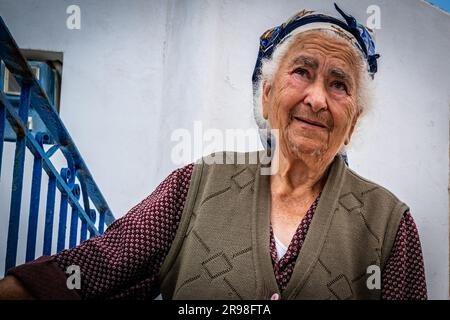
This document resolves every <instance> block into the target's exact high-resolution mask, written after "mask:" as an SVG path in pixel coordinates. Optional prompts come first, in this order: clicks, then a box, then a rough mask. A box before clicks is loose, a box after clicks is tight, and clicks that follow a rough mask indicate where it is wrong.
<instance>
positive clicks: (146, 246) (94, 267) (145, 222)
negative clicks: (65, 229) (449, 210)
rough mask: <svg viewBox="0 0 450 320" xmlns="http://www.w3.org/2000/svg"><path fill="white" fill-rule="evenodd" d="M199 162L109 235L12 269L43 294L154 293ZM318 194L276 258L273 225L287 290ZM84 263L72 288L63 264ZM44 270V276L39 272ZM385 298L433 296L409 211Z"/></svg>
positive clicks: (278, 270) (385, 277)
mask: <svg viewBox="0 0 450 320" xmlns="http://www.w3.org/2000/svg"><path fill="white" fill-rule="evenodd" d="M193 167H194V166H193V164H190V165H187V166H185V167H183V168H180V169H178V170H175V171H174V172H172V174H170V175H169V176H168V177H167V178H166V179H165V180H164V181H163V182H162V183H161V184H160V185H159V186H158V187H157V188H156V189H155V191H154V192H153V193H152V194H150V195H149V196H148V197H147V198H146V199H145V200H143V201H142V202H141V203H139V204H138V205H136V206H135V207H134V208H132V209H131V210H130V211H129V212H128V213H127V214H126V215H125V216H123V217H122V218H120V219H118V220H116V221H115V222H114V223H113V224H111V226H109V228H108V229H107V230H106V232H105V234H104V235H102V236H99V237H96V238H92V239H90V240H88V241H86V242H84V243H82V244H81V245H80V246H78V247H75V248H73V249H68V250H64V251H62V252H60V253H58V254H56V255H54V256H51V257H41V258H39V259H37V260H35V261H33V262H31V263H28V264H24V265H21V266H18V267H16V268H13V269H11V270H9V272H8V274H11V275H14V276H16V277H17V278H18V279H19V280H21V281H22V283H23V284H24V286H25V287H26V288H27V289H28V290H29V291H30V292H31V294H33V295H34V296H35V297H36V298H41V299H61V298H63V299H80V298H81V299H121V298H127V299H153V298H155V297H156V296H157V295H158V294H159V286H158V275H159V271H160V268H161V266H162V263H163V261H164V258H165V256H166V255H167V253H168V251H169V249H170V246H171V244H172V241H173V240H174V238H175V233H176V231H177V228H178V225H179V222H180V218H181V214H182V211H183V208H184V203H185V200H186V196H187V193H188V189H189V184H190V180H191V175H192V170H193ZM318 201H319V198H317V199H316V200H315V201H314V203H313V204H312V205H311V207H310V208H309V210H308V212H307V214H306V215H305V217H304V218H303V220H302V222H301V223H300V225H299V226H298V229H297V231H296V234H295V235H294V237H293V239H292V241H291V243H290V245H289V247H288V249H287V252H286V253H285V255H284V256H283V257H282V258H281V259H277V252H276V248H275V241H274V237H273V232H271V242H270V251H271V256H272V261H273V265H274V273H275V276H276V279H277V282H278V286H279V288H280V290H283V289H284V288H286V285H287V283H288V281H289V279H290V277H291V275H292V271H293V268H294V264H295V260H296V258H297V256H298V254H299V252H300V250H301V247H302V244H303V242H304V240H305V237H306V234H307V232H308V228H309V225H310V223H311V221H312V219H313V216H314V211H315V209H316V207H317V203H318ZM70 265H78V266H80V269H81V275H82V277H81V279H82V283H81V289H80V290H68V289H67V285H66V275H65V273H64V270H66V268H67V267H68V266H70ZM36 274H39V277H36ZM381 291H382V298H383V299H426V298H427V288H426V282H425V271H424V263H423V257H422V249H421V245H420V240H419V235H418V231H417V228H416V225H415V223H414V220H413V218H412V217H411V215H410V213H409V212H405V213H404V216H403V218H402V220H401V223H400V226H399V229H398V231H397V235H396V239H395V242H394V246H393V248H392V251H391V254H390V257H389V259H388V261H387V264H386V267H385V269H384V270H383V273H382V288H381Z"/></svg>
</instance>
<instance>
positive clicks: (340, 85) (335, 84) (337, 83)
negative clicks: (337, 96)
mask: <svg viewBox="0 0 450 320" xmlns="http://www.w3.org/2000/svg"><path fill="white" fill-rule="evenodd" d="M331 86H332V87H333V88H334V89H337V90H339V91H345V92H347V86H346V85H345V83H343V82H341V81H333V83H332V84H331Z"/></svg>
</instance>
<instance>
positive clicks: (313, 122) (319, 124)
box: [293, 116, 327, 129]
mask: <svg viewBox="0 0 450 320" xmlns="http://www.w3.org/2000/svg"><path fill="white" fill-rule="evenodd" d="M293 118H294V119H295V120H297V121H299V122H300V123H302V124H306V125H308V126H313V127H318V128H322V129H326V128H327V126H326V125H325V124H323V123H322V122H319V121H317V120H312V119H308V118H305V117H298V116H294V117H293Z"/></svg>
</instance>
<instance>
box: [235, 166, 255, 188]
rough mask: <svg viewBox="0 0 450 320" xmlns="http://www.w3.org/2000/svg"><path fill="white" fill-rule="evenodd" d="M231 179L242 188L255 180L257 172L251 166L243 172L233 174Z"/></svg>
mask: <svg viewBox="0 0 450 320" xmlns="http://www.w3.org/2000/svg"><path fill="white" fill-rule="evenodd" d="M231 179H232V180H233V181H234V182H236V184H237V185H238V186H239V188H241V189H242V188H245V187H246V186H248V185H249V184H250V183H252V182H253V181H254V180H255V174H254V173H253V172H252V171H251V170H250V169H249V168H245V169H244V170H242V171H241V172H238V173H237V174H236V175H234V176H232V177H231Z"/></svg>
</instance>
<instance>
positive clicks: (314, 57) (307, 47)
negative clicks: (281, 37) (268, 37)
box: [283, 32, 360, 72]
mask: <svg viewBox="0 0 450 320" xmlns="http://www.w3.org/2000/svg"><path fill="white" fill-rule="evenodd" d="M358 59H360V57H359V56H358V55H357V54H356V53H355V50H354V49H353V48H352V47H351V44H349V43H347V42H346V41H345V40H341V39H338V38H334V37H331V36H329V35H321V34H320V33H317V32H315V33H312V34H308V35H299V36H298V37H297V38H296V39H294V40H293V43H292V44H291V45H290V47H289V49H288V50H287V52H286V54H285V56H284V57H283V63H284V64H285V65H287V66H293V65H296V64H307V65H310V66H311V67H321V66H322V64H323V63H325V62H326V63H327V65H333V66H338V67H340V68H343V69H347V71H348V72H350V71H352V72H357V61H358Z"/></svg>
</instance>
